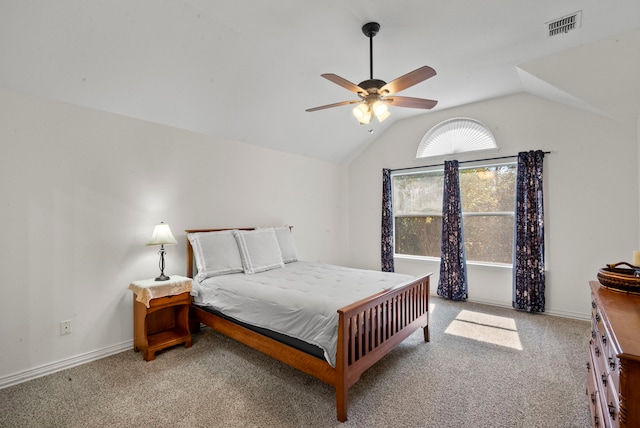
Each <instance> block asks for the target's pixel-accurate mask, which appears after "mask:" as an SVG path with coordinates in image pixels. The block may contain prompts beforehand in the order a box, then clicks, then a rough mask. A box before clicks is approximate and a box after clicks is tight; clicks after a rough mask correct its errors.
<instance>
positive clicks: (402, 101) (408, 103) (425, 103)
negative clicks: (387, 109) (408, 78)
mask: <svg viewBox="0 0 640 428" xmlns="http://www.w3.org/2000/svg"><path fill="white" fill-rule="evenodd" d="M387 101H388V102H389V104H391V105H392V106H396V107H411V108H423V109H426V110H429V109H432V108H434V107H435V106H436V104H438V102H437V101H435V100H427V99H424V98H413V97H397V96H393V97H389V98H387Z"/></svg>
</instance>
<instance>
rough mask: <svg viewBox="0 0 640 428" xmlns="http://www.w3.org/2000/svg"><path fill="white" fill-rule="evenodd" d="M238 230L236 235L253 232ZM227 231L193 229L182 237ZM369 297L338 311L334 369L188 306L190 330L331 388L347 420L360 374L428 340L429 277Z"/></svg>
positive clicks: (339, 411)
mask: <svg viewBox="0 0 640 428" xmlns="http://www.w3.org/2000/svg"><path fill="white" fill-rule="evenodd" d="M253 229H254V228H238V229H237V230H253ZM222 230H230V229H193V230H186V232H187V233H195V232H216V231H222ZM193 275H194V261H193V248H192V247H191V243H190V242H189V239H188V238H187V276H188V277H190V278H193ZM430 275H431V274H427V275H425V276H423V277H420V278H417V279H416V280H415V281H413V282H411V283H409V284H405V285H403V286H401V287H395V288H392V289H390V290H387V291H383V292H380V293H377V294H374V295H372V296H370V297H367V298H365V299H362V300H360V301H358V302H355V303H353V304H351V305H348V306H345V307H343V308H341V309H338V344H337V352H336V366H335V368H334V367H331V365H330V364H329V363H328V362H327V361H326V360H324V359H320V358H317V357H314V356H312V355H310V354H307V353H306V352H303V351H300V350H298V349H296V348H293V347H291V346H289V345H286V344H283V343H281V342H279V341H277V340H274V339H271V338H269V337H266V336H264V335H262V334H260V333H256V332H254V331H252V330H249V329H247V328H245V327H242V326H240V325H237V324H235V323H233V322H231V321H228V320H226V319H224V318H222V317H219V316H217V315H214V314H212V313H210V312H207V311H205V310H204V309H201V308H199V307H198V306H196V305H194V304H191V307H190V311H189V316H190V318H191V321H192V322H191V325H192V331H197V329H199V328H200V323H203V324H206V325H208V326H209V327H211V328H212V329H213V330H215V331H218V332H220V333H222V334H224V335H226V336H229V337H231V338H233V339H235V340H237V341H238V342H241V343H244V344H245V345H247V346H250V347H251V348H254V349H256V350H258V351H260V352H262V353H264V354H266V355H269V356H270V357H272V358H275V359H276V360H279V361H281V362H283V363H285V364H288V365H290V366H292V367H294V368H296V369H298V370H300V371H303V372H304V373H307V374H309V375H311V376H313V377H315V378H317V379H319V380H321V381H323V382H326V383H328V384H329V385H332V386H333V387H334V388H335V389H336V411H337V417H338V420H339V421H340V422H344V421H346V420H347V407H348V391H349V387H350V386H351V385H353V384H355V383H356V382H357V381H358V379H360V375H361V374H362V373H363V372H364V371H365V370H366V369H368V368H369V367H371V366H372V365H373V364H375V363H376V362H377V361H378V360H380V359H381V358H382V357H384V356H385V355H386V354H388V353H389V352H390V351H391V350H392V349H393V348H394V347H395V346H396V345H398V344H399V343H401V342H402V341H403V340H404V339H406V338H407V337H408V336H410V335H411V334H413V333H414V332H415V331H416V330H418V329H419V328H422V329H423V334H424V341H425V342H428V341H429V277H430Z"/></svg>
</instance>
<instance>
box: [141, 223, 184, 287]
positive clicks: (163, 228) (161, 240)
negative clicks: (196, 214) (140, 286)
mask: <svg viewBox="0 0 640 428" xmlns="http://www.w3.org/2000/svg"><path fill="white" fill-rule="evenodd" d="M177 243H178V242H177V241H176V238H174V237H173V235H172V234H171V229H169V225H168V224H166V223H165V222H160V223H159V224H156V227H155V228H154V229H153V235H151V240H150V241H149V242H147V245H160V251H158V253H160V264H159V267H160V276H159V277H157V278H156V281H166V280H168V279H169V277H168V276H166V275H165V274H164V253H165V252H166V251H165V250H164V245H165V244H167V245H169V244H177Z"/></svg>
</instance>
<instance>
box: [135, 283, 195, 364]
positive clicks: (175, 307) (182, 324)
mask: <svg viewBox="0 0 640 428" xmlns="http://www.w3.org/2000/svg"><path fill="white" fill-rule="evenodd" d="M129 290H131V291H133V293H134V299H133V350H134V351H136V352H138V351H142V356H143V358H144V359H145V361H150V360H153V359H155V353H156V351H159V350H161V349H165V348H168V347H170V346H174V345H178V344H181V343H184V347H185V348H188V347H190V346H191V333H190V332H189V305H190V304H191V295H190V293H189V292H190V291H191V278H187V277H184V276H178V275H172V276H171V278H170V279H169V280H167V281H156V280H154V279H144V280H140V281H134V282H132V283H131V284H129Z"/></svg>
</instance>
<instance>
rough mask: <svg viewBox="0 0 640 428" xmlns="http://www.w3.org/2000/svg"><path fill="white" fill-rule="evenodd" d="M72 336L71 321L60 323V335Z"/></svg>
mask: <svg viewBox="0 0 640 428" xmlns="http://www.w3.org/2000/svg"><path fill="white" fill-rule="evenodd" d="M65 334H71V320H65V321H60V335H61V336H62V335H65Z"/></svg>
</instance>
